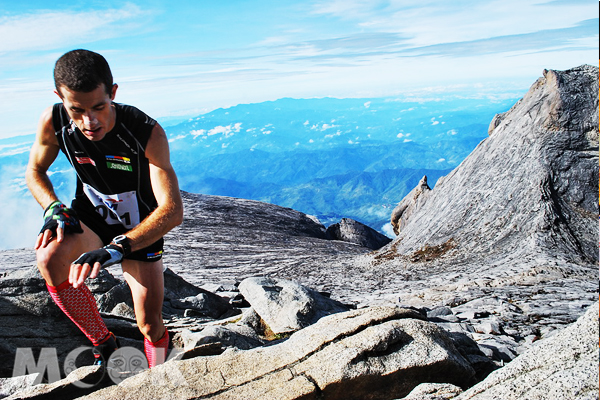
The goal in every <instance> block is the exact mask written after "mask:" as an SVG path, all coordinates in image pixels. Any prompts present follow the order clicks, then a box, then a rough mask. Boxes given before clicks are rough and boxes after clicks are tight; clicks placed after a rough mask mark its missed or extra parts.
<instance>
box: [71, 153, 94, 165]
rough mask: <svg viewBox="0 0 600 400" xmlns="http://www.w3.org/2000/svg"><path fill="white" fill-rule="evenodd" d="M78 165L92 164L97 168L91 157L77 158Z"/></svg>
mask: <svg viewBox="0 0 600 400" xmlns="http://www.w3.org/2000/svg"><path fill="white" fill-rule="evenodd" d="M75 159H76V160H77V163H78V164H91V165H93V166H94V167H95V166H96V162H95V161H94V160H92V159H91V158H89V157H77V156H75Z"/></svg>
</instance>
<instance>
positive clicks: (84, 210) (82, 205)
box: [71, 198, 164, 262]
mask: <svg viewBox="0 0 600 400" xmlns="http://www.w3.org/2000/svg"><path fill="white" fill-rule="evenodd" d="M71 208H72V209H73V210H75V212H76V213H77V216H78V217H79V220H80V221H81V222H83V223H84V224H86V225H87V226H88V227H89V228H90V229H91V230H92V231H93V232H94V233H95V234H96V235H98V236H99V237H100V240H102V243H104V245H107V244H109V243H110V242H111V241H112V240H113V238H114V237H115V236H118V235H122V234H124V233H126V232H127V228H125V227H124V226H123V225H120V224H119V225H108V224H107V223H106V222H105V221H104V219H103V218H102V217H101V216H100V214H98V213H97V212H96V210H95V208H94V207H93V206H92V204H91V203H90V202H89V201H87V199H78V198H75V199H73V201H72V202H71ZM163 249H164V239H163V238H160V239H159V240H157V241H156V242H154V243H153V244H151V245H150V246H148V247H145V248H143V249H141V250H137V251H134V252H133V253H131V254H129V255H128V256H126V257H125V259H126V260H136V261H146V262H153V261H158V260H160V259H161V258H162V254H163Z"/></svg>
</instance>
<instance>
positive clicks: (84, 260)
mask: <svg viewBox="0 0 600 400" xmlns="http://www.w3.org/2000/svg"><path fill="white" fill-rule="evenodd" d="M123 255H124V254H123V249H122V248H121V247H120V246H117V245H114V244H109V245H108V246H104V247H103V248H101V249H98V250H93V251H88V252H87V253H83V254H82V255H80V256H79V258H78V259H77V260H75V261H73V263H71V270H70V272H69V283H70V284H72V285H73V287H75V288H76V287H78V286H79V285H81V284H83V281H85V279H86V278H87V277H88V275H89V276H90V278H95V277H97V276H98V273H100V270H101V269H102V268H106V267H109V266H111V265H113V264H118V263H120V262H121V261H123ZM90 271H91V274H90Z"/></svg>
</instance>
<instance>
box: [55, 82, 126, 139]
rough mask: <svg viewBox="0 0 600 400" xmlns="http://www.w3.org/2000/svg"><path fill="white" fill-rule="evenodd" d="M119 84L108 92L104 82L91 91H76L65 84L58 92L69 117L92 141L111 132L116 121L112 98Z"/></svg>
mask: <svg viewBox="0 0 600 400" xmlns="http://www.w3.org/2000/svg"><path fill="white" fill-rule="evenodd" d="M116 92H117V85H114V86H113V87H112V89H111V93H110V95H109V94H108V93H106V90H105V88H104V84H100V86H98V87H97V88H96V89H94V90H92V91H91V92H87V93H85V92H75V91H72V90H70V89H68V88H66V87H64V86H61V87H60V88H59V91H58V92H56V94H58V96H59V97H60V98H61V99H62V101H63V104H64V106H65V109H66V110H67V113H68V114H69V117H71V119H72V120H73V121H74V122H75V124H76V125H77V127H78V128H79V130H80V131H81V132H82V133H83V134H84V135H85V137H86V138H88V139H89V140H92V141H98V140H102V139H103V138H104V136H106V134H107V133H108V132H110V131H111V130H112V129H113V128H114V126H115V121H116V113H115V109H114V108H113V107H112V100H114V98H115V94H116Z"/></svg>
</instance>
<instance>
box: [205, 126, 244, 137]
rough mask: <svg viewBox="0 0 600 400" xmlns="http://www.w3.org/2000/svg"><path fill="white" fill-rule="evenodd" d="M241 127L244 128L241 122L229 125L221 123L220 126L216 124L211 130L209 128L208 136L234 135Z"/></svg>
mask: <svg viewBox="0 0 600 400" xmlns="http://www.w3.org/2000/svg"><path fill="white" fill-rule="evenodd" d="M241 129H242V123H241V122H237V123H235V124H230V125H227V126H222V125H219V126H215V127H214V128H212V129H211V130H209V131H208V136H212V135H219V134H221V135H223V136H224V137H226V138H228V137H231V136H233V135H234V134H235V133H238V132H239V131H240V130H241Z"/></svg>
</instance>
